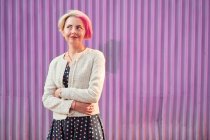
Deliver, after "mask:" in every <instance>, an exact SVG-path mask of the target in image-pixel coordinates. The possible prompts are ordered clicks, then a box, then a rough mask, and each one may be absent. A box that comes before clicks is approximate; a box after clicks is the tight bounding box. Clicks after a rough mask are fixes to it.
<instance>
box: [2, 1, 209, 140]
mask: <svg viewBox="0 0 210 140" xmlns="http://www.w3.org/2000/svg"><path fill="white" fill-rule="evenodd" d="M69 9H80V10H82V11H84V12H86V13H87V14H88V15H89V16H90V18H91V19H92V21H93V26H94V37H93V39H92V40H90V41H87V42H86V45H87V46H89V47H91V48H95V49H99V50H101V51H103V52H104V54H105V56H106V60H107V63H106V64H107V65H106V70H107V72H106V81H105V86H104V90H103V94H102V97H101V100H100V107H101V116H102V119H103V120H102V121H103V124H104V127H105V133H106V138H107V140H139V139H141V140H172V139H173V140H208V139H210V120H209V119H210V1H209V0H103V1H99V0H0V23H1V24H0V139H1V140H42V139H45V138H46V135H47V133H48V130H49V127H50V123H51V120H52V113H51V112H49V111H47V110H46V109H45V108H44V107H43V105H42V102H41V97H42V94H43V86H44V81H45V78H46V74H47V70H48V65H49V62H50V60H52V58H53V57H55V56H57V55H59V54H61V53H63V52H64V51H65V50H66V49H67V48H66V44H65V41H64V39H63V38H62V36H61V35H60V33H59V32H58V29H57V21H58V18H59V17H60V16H61V15H62V14H63V13H65V12H66V11H67V10H69Z"/></svg>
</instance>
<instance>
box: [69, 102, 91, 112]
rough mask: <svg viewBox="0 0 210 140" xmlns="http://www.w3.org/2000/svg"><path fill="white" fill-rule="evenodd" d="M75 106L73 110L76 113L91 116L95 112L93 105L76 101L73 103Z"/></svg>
mask: <svg viewBox="0 0 210 140" xmlns="http://www.w3.org/2000/svg"><path fill="white" fill-rule="evenodd" d="M74 102H75V105H74V108H73V110H75V111H78V112H80V113H83V114H87V115H92V113H93V112H94V111H95V106H94V104H93V103H82V102H78V101H74Z"/></svg>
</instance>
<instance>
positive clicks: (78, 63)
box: [42, 48, 105, 120]
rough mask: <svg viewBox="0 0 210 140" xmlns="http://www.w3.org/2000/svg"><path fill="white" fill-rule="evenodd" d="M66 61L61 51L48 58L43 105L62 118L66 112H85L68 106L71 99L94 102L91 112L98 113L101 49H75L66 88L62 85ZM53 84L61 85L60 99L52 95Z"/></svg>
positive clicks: (54, 116) (102, 66)
mask: <svg viewBox="0 0 210 140" xmlns="http://www.w3.org/2000/svg"><path fill="white" fill-rule="evenodd" d="M66 65H67V61H66V60H64V54H62V55H60V56H58V57H56V58H54V59H53V60H52V61H51V63H50V66H49V71H48V75H47V78H46V82H45V86H44V94H43V96H42V101H43V104H44V106H45V107H46V108H47V109H49V110H51V111H52V112H53V118H54V119H56V120H62V119H65V118H66V117H67V116H69V117H72V116H87V115H86V114H82V113H79V112H77V111H74V110H70V107H71V104H72V102H73V100H75V101H79V102H84V103H94V105H95V111H94V112H93V115H94V114H98V113H99V107H98V101H99V98H100V96H101V93H102V89H103V83H104V78H105V58H104V55H103V53H102V52H100V51H98V50H94V49H90V48H86V49H85V50H84V51H83V52H81V53H77V54H76V55H75V56H74V58H73V60H72V63H71V64H70V73H69V81H68V88H65V87H64V85H63V74H64V71H65V68H66ZM57 88H61V97H62V98H61V99H59V98H56V97H54V96H53V94H54V92H55V90H56V89H57Z"/></svg>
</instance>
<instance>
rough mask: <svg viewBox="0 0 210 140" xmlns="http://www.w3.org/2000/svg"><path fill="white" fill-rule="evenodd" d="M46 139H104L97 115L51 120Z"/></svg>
mask: <svg viewBox="0 0 210 140" xmlns="http://www.w3.org/2000/svg"><path fill="white" fill-rule="evenodd" d="M47 139H48V140H104V139H105V138H104V132H103V127H102V124H101V120H100V117H99V115H93V116H85V117H67V118H66V119H65V120H53V122H52V126H51V129H50V132H49V134H48V137H47Z"/></svg>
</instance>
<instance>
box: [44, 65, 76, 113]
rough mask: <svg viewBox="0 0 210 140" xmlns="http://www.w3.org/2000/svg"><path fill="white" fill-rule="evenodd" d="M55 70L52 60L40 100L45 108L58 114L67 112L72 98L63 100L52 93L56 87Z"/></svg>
mask: <svg viewBox="0 0 210 140" xmlns="http://www.w3.org/2000/svg"><path fill="white" fill-rule="evenodd" d="M54 71H55V63H54V61H52V62H51V63H50V66H49V70H48V75H47V78H46V81H45V86H44V94H43V96H42V102H43V105H44V107H45V108H47V109H49V110H51V111H53V112H56V113H60V114H69V109H70V107H71V104H72V102H73V100H64V99H59V98H57V97H54V96H53V94H54V92H55V90H56V89H57V87H56V85H55V83H54V80H53V75H54Z"/></svg>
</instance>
